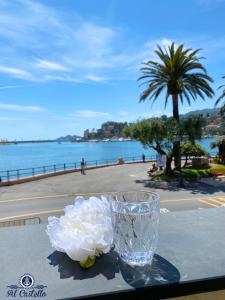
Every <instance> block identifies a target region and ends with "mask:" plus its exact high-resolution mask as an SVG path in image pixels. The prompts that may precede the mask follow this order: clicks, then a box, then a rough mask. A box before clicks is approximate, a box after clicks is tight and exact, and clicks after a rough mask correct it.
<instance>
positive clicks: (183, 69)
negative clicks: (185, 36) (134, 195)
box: [138, 43, 214, 169]
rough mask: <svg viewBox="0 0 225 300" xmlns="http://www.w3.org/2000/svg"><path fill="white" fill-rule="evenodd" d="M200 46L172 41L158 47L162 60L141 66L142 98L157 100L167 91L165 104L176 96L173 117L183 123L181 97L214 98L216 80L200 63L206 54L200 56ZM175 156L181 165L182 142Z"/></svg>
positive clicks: (189, 101) (158, 53) (177, 166)
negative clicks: (193, 46)
mask: <svg viewBox="0 0 225 300" xmlns="http://www.w3.org/2000/svg"><path fill="white" fill-rule="evenodd" d="M199 51H200V49H197V50H192V49H190V48H188V49H185V48H184V45H183V44H182V45H179V46H177V47H175V44H174V43H172V44H171V45H170V46H168V48H164V49H162V48H161V47H160V46H157V50H156V51H155V53H156V55H157V56H158V58H159V61H148V62H146V63H144V67H143V68H141V72H142V74H143V75H142V76H141V77H140V78H139V79H138V80H141V81H143V82H142V84H141V85H143V84H144V85H147V88H146V89H145V90H144V91H143V93H142V94H141V96H140V101H145V100H146V99H149V100H152V101H153V103H154V102H155V101H156V100H157V98H158V97H159V95H161V93H162V92H165V94H166V99H165V107H166V105H167V103H168V100H169V97H170V96H171V98H172V105H173V117H174V119H175V120H176V121H177V122H178V123H179V100H180V102H181V103H182V104H183V101H184V99H185V100H186V101H187V103H188V104H189V105H190V104H191V99H193V100H194V101H196V100H197V97H200V98H202V99H203V100H204V98H205V96H207V97H210V98H211V97H212V96H213V95H214V92H213V90H212V88H211V87H210V83H211V82H213V80H212V78H211V77H210V76H209V75H208V74H207V71H206V69H205V67H204V66H203V65H202V64H201V63H200V59H201V58H202V57H198V53H199ZM173 155H174V158H175V167H176V168H177V169H180V168H181V150H180V141H179V140H176V141H174V143H173Z"/></svg>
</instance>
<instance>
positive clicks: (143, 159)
mask: <svg viewBox="0 0 225 300" xmlns="http://www.w3.org/2000/svg"><path fill="white" fill-rule="evenodd" d="M142 162H143V163H145V155H144V153H142Z"/></svg>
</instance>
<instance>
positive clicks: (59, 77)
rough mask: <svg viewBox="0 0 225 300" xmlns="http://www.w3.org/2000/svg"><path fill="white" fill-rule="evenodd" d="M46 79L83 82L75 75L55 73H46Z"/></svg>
mask: <svg viewBox="0 0 225 300" xmlns="http://www.w3.org/2000/svg"><path fill="white" fill-rule="evenodd" d="M44 80H52V81H65V82H74V83H79V82H82V80H80V79H78V78H75V77H70V76H54V75H46V76H45V77H44Z"/></svg>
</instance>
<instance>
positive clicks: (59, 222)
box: [46, 196, 113, 263]
mask: <svg viewBox="0 0 225 300" xmlns="http://www.w3.org/2000/svg"><path fill="white" fill-rule="evenodd" d="M64 211H65V215H64V216H61V217H59V218H57V217H49V218H48V222H49V224H48V226H47V231H46V232H47V234H48V236H49V239H50V242H51V244H52V246H53V247H54V248H55V249H56V250H58V251H61V252H65V253H66V254H67V255H68V256H69V257H70V258H71V259H73V260H76V261H79V262H83V263H84V262H85V261H87V260H89V261H90V258H92V259H93V258H94V259H95V256H97V255H99V254H100V253H107V252H109V251H110V248H111V245H112V242H113V228H112V220H111V210H110V203H109V201H108V200H107V198H106V197H105V196H102V197H101V198H97V197H90V198H89V199H84V198H83V197H77V198H76V199H75V202H74V205H69V206H66V207H65V209H64Z"/></svg>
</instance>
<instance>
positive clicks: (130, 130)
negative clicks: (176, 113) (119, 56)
mask: <svg viewBox="0 0 225 300" xmlns="http://www.w3.org/2000/svg"><path fill="white" fill-rule="evenodd" d="M124 134H125V136H127V137H130V138H132V139H135V140H137V141H139V142H141V143H142V145H143V146H144V147H149V148H152V149H154V150H155V151H156V152H157V153H159V154H166V153H165V150H164V148H165V140H166V138H167V126H166V122H165V121H163V120H162V119H159V118H154V119H146V120H141V121H137V122H136V123H131V124H129V125H127V126H126V127H125V128H124Z"/></svg>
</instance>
